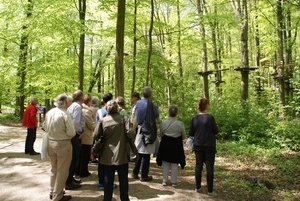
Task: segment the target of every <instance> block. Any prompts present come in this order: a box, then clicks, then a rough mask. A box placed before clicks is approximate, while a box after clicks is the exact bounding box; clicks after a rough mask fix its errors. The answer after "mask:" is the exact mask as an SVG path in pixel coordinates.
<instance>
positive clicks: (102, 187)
mask: <svg viewBox="0 0 300 201" xmlns="http://www.w3.org/2000/svg"><path fill="white" fill-rule="evenodd" d="M117 187H118V185H117V184H114V187H113V188H114V189H115V188H117ZM98 188H99V189H100V190H104V184H98Z"/></svg>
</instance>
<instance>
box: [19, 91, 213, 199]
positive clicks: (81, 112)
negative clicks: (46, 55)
mask: <svg viewBox="0 0 300 201" xmlns="http://www.w3.org/2000/svg"><path fill="white" fill-rule="evenodd" d="M142 94H143V98H142V99H140V95H139V93H137V92H134V93H133V94H132V96H131V103H132V107H131V110H130V112H128V111H126V109H125V101H124V98H123V97H117V98H116V99H113V95H112V94H111V93H106V94H104V95H103V96H102V102H101V105H102V107H101V108H99V106H98V105H99V99H98V98H97V97H91V96H90V95H84V94H83V92H82V91H80V90H77V91H75V92H74V94H73V96H72V97H71V96H68V95H66V94H60V95H58V96H57V97H56V99H55V106H56V107H55V108H53V109H51V110H50V111H49V112H48V113H47V114H46V117H45V121H44V123H43V129H44V131H45V132H46V133H47V135H48V139H49V141H48V155H49V158H50V163H51V177H50V199H52V200H54V201H65V200H70V199H71V196H70V195H66V194H65V190H74V189H77V188H80V187H81V184H80V183H81V180H80V179H76V178H75V175H79V176H80V177H88V176H90V175H91V173H90V172H89V170H88V164H89V162H90V161H97V162H98V178H99V183H98V187H99V188H100V189H104V199H103V200H104V201H111V200H112V195H113V189H114V188H116V187H118V186H117V185H116V184H115V183H114V177H115V172H116V171H117V173H118V179H119V189H120V199H121V200H122V201H126V200H129V194H128V189H129V181H128V173H129V162H130V161H134V168H133V171H132V177H133V178H134V179H140V180H141V181H142V182H150V181H152V179H153V177H152V176H151V175H150V174H149V169H150V158H151V155H152V154H154V155H156V163H157V164H158V165H159V166H162V172H163V178H162V185H163V186H166V185H168V182H169V181H168V177H169V172H171V178H170V185H172V186H173V187H177V185H178V184H177V174H178V165H179V164H180V166H181V168H182V169H183V168H184V167H185V165H186V163H185V155H184V146H183V140H184V139H185V138H186V134H185V127H184V124H183V123H182V122H181V121H179V120H177V119H176V117H177V115H178V108H177V107H176V106H170V107H169V118H168V119H166V120H164V121H162V122H161V123H160V126H159V128H160V129H159V131H160V137H161V140H160V142H159V140H158V138H156V140H155V141H153V142H151V143H145V138H144V135H143V132H144V131H143V130H144V124H145V118H147V113H149V110H151V116H152V117H153V119H154V124H152V126H153V127H155V128H154V130H156V124H159V122H160V121H159V111H158V107H157V106H156V105H155V104H153V103H152V101H151V100H152V89H151V88H150V87H144V88H143V90H142ZM30 102H31V104H30V106H28V107H27V108H26V110H25V113H24V121H23V125H24V126H26V127H27V128H28V133H27V138H28V140H27V138H26V145H25V153H26V154H27V153H29V154H31V155H36V154H39V153H37V152H35V151H34V149H33V143H34V140H35V137H36V134H34V136H33V135H32V133H33V132H36V119H35V121H33V122H30V123H28V121H29V120H28V119H34V117H35V118H36V109H35V110H34V108H35V106H36V104H37V99H35V98H33V99H31V101H30ZM149 106H151V107H149ZM149 108H150V109H149ZM198 109H199V114H197V115H196V116H194V117H193V118H192V121H191V125H190V129H189V136H193V137H194V151H195V155H196V167H195V180H196V185H195V191H196V192H200V188H201V175H202V169H203V165H204V164H205V166H206V172H207V188H208V194H209V195H212V196H214V195H216V193H215V192H214V191H213V178H214V161H215V154H216V135H217V133H218V129H217V125H216V122H215V119H214V117H213V116H212V115H210V114H208V113H207V112H208V101H207V100H206V99H204V98H202V99H200V101H199V103H198ZM32 111H33V112H32ZM34 113H35V114H34ZM24 122H27V123H24ZM29 125H30V127H29ZM101 137H102V138H103V139H104V145H103V150H102V152H101V156H100V157H99V158H98V159H96V158H94V157H93V155H92V154H91V148H92V145H93V143H94V142H95V140H97V139H100V138H101ZM33 139H34V140H33Z"/></svg>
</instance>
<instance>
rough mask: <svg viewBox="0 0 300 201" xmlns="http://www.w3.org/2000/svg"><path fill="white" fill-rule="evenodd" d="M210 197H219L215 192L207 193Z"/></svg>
mask: <svg viewBox="0 0 300 201" xmlns="http://www.w3.org/2000/svg"><path fill="white" fill-rule="evenodd" d="M207 194H208V195H209V196H211V197H216V196H217V193H216V192H215V191H213V192H208V193H207Z"/></svg>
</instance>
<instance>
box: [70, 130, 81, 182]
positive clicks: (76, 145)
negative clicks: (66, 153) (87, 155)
mask: <svg viewBox="0 0 300 201" xmlns="http://www.w3.org/2000/svg"><path fill="white" fill-rule="evenodd" d="M71 143H72V148H73V149H72V161H71V165H70V168H69V176H68V179H67V183H72V181H73V176H74V174H75V172H76V171H77V169H78V165H79V156H80V149H81V140H80V139H79V137H78V135H76V136H75V137H73V138H72V139H71Z"/></svg>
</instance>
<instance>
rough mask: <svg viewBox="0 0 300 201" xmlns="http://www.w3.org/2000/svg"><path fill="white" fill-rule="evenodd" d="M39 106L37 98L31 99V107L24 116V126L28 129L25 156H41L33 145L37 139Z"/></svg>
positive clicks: (29, 106)
mask: <svg viewBox="0 0 300 201" xmlns="http://www.w3.org/2000/svg"><path fill="white" fill-rule="evenodd" d="M37 104H38V100H37V99H36V98H31V99H30V105H28V107H27V108H26V110H25V112H24V116H23V121H22V125H23V126H25V127H27V136H26V141H25V154H30V155H37V154H40V153H38V152H35V151H34V149H33V144H34V142H35V139H36V125H37V118H36V113H37V109H36V105H37Z"/></svg>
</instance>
